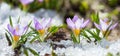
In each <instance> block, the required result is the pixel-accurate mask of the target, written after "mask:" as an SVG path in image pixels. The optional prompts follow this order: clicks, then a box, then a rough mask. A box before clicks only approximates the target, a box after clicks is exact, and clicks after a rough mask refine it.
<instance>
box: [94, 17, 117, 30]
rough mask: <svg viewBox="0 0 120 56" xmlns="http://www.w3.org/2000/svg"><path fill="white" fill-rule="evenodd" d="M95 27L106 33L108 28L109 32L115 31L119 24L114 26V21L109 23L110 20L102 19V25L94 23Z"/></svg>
mask: <svg viewBox="0 0 120 56" xmlns="http://www.w3.org/2000/svg"><path fill="white" fill-rule="evenodd" d="M94 24H95V26H96V27H97V28H98V29H99V30H102V31H103V32H105V31H106V30H107V29H108V28H109V29H108V31H110V30H112V29H114V28H115V27H116V26H117V24H118V23H115V24H114V25H112V20H111V21H110V22H109V21H108V19H104V20H102V19H100V24H97V23H94Z"/></svg>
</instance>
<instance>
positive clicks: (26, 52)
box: [24, 48, 29, 56]
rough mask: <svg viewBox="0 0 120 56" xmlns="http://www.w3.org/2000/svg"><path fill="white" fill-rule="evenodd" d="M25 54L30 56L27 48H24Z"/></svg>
mask: <svg viewBox="0 0 120 56" xmlns="http://www.w3.org/2000/svg"><path fill="white" fill-rule="evenodd" d="M24 54H25V55H26V56H29V54H28V51H27V49H26V48H24Z"/></svg>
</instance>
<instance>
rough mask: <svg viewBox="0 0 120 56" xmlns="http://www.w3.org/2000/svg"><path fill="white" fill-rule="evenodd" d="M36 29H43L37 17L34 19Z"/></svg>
mask: <svg viewBox="0 0 120 56" xmlns="http://www.w3.org/2000/svg"><path fill="white" fill-rule="evenodd" d="M34 24H35V29H36V30H39V29H43V27H42V25H41V24H40V23H39V22H38V21H37V19H34Z"/></svg>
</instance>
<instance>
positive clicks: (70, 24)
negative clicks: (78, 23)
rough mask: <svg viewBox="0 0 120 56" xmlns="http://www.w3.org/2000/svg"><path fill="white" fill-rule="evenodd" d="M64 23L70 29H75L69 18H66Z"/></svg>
mask: <svg viewBox="0 0 120 56" xmlns="http://www.w3.org/2000/svg"><path fill="white" fill-rule="evenodd" d="M66 22H67V24H68V26H69V27H70V28H71V29H74V28H75V25H74V23H73V22H72V20H71V19H70V18H67V20H66Z"/></svg>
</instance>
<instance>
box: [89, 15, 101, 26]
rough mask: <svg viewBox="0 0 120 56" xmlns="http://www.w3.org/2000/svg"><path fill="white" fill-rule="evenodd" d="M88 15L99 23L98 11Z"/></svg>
mask: <svg viewBox="0 0 120 56" xmlns="http://www.w3.org/2000/svg"><path fill="white" fill-rule="evenodd" d="M90 17H91V19H92V21H93V22H95V23H98V24H99V13H92V14H91V15H90Z"/></svg>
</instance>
